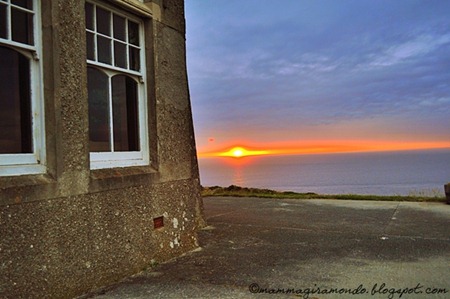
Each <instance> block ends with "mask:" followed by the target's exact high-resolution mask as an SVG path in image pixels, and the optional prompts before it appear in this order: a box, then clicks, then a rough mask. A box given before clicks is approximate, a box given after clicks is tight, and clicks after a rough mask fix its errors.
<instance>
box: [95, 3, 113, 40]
mask: <svg viewBox="0 0 450 299" xmlns="http://www.w3.org/2000/svg"><path fill="white" fill-rule="evenodd" d="M97 32H100V33H102V34H105V35H108V36H111V13H110V12H109V11H106V10H104V9H102V8H100V7H97Z"/></svg>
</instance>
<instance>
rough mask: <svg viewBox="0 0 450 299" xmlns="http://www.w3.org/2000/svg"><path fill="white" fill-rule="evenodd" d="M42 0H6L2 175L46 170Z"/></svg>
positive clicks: (1, 16) (0, 27)
mask: <svg viewBox="0 0 450 299" xmlns="http://www.w3.org/2000/svg"><path fill="white" fill-rule="evenodd" d="M39 15H40V13H39V1H38V0H0V175H1V176H5V175H6V176H7V175H23V174H37V173H44V172H45V171H46V168H45V148H44V144H45V142H44V132H45V131H44V109H43V94H42V93H43V91H42V88H41V87H42V65H41V59H40V58H41V43H40V40H41V38H40V37H41V31H40V17H39Z"/></svg>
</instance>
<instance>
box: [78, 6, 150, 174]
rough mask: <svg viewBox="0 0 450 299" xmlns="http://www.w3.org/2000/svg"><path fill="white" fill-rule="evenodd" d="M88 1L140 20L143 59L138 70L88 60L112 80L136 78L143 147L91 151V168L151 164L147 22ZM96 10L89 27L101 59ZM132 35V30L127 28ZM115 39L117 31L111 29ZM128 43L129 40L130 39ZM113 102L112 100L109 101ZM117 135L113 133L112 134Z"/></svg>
mask: <svg viewBox="0 0 450 299" xmlns="http://www.w3.org/2000/svg"><path fill="white" fill-rule="evenodd" d="M86 3H90V4H92V5H93V6H94V11H95V8H96V6H98V7H100V8H102V9H105V10H107V11H109V12H111V13H113V14H116V15H118V16H121V17H124V18H126V19H127V20H131V21H133V22H135V23H137V24H139V49H140V51H139V60H140V70H139V71H135V70H131V69H124V68H121V67H116V66H114V65H110V64H107V63H102V62H98V61H93V60H89V59H87V58H86V60H87V66H88V67H93V68H96V69H98V70H99V71H101V72H103V73H105V74H106V75H107V76H108V78H109V82H110V80H111V78H112V77H113V76H115V75H126V76H128V77H130V78H132V79H134V80H135V81H136V83H137V89H138V91H137V97H138V99H137V101H138V113H139V115H138V121H139V122H138V126H139V148H140V150H139V151H120V152H119V151H118V152H114V151H111V152H90V154H89V156H90V168H91V169H93V170H94V169H103V168H114V167H129V166H143V165H149V164H150V155H149V150H148V148H149V146H148V116H147V107H148V106H147V87H146V86H147V85H146V82H147V75H146V73H147V70H146V60H145V34H144V22H143V20H142V19H140V18H138V17H136V16H134V15H132V14H129V13H127V12H125V11H123V10H120V9H117V8H115V7H112V6H109V5H107V4H104V3H102V2H98V1H86ZM112 25H113V24H112V18H111V24H110V26H111V30H112V28H113V26H112ZM96 26H97V24H96V14H94V30H90V29H87V28H86V33H87V32H89V33H92V34H94V55H95V59H96V60H97V58H98V57H97V54H98V53H97V39H96V38H95V37H96V36H97V34H98V35H100V36H102V34H101V33H98V32H97V28H96ZM126 34H127V38H128V32H126ZM111 39H112V41H114V37H113V33H112V31H111ZM127 43H128V42H127ZM126 58H127V65H128V64H129V61H128V59H129V53H128V50H127V57H126ZM113 60H114V43H112V47H111V61H113ZM108 94H109V97H111V84H110V83H109V91H108ZM109 105H111V103H109ZM109 112H110V118H109V124H110V126H111V127H112V122H113V120H112V109H110V111H109ZM111 135H113V134H111ZM110 138H111V140H110V142H111V144H114V141H113V137H112V136H110Z"/></svg>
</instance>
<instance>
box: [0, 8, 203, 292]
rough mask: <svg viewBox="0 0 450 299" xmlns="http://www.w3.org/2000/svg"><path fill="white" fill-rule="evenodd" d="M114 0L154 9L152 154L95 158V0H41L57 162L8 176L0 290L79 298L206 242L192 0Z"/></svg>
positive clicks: (3, 189)
mask: <svg viewBox="0 0 450 299" xmlns="http://www.w3.org/2000/svg"><path fill="white" fill-rule="evenodd" d="M104 2H107V3H109V4H110V5H115V6H117V7H118V8H120V9H125V10H128V11H129V12H131V13H134V14H136V15H137V16H139V17H140V18H142V20H144V29H145V51H146V64H147V65H146V66H147V77H148V82H147V87H148V90H147V94H148V122H149V124H148V127H149V140H150V141H149V143H150V145H149V146H150V156H151V165H148V166H140V167H124V168H113V169H101V170H90V168H89V148H88V146H89V143H88V138H89V136H88V119H89V118H88V101H87V72H86V50H85V49H86V42H85V40H86V33H85V13H84V7H85V3H84V1H80V0H45V1H44V0H43V1H40V3H41V11H40V13H41V15H42V43H43V57H42V59H43V74H44V104H45V133H46V139H45V140H46V156H47V173H46V174H42V175H28V176H11V177H5V176H0V234H1V239H0V298H73V297H75V296H78V295H81V294H84V293H87V292H90V291H92V290H95V289H97V288H99V287H102V286H105V285H108V284H111V283H114V282H116V281H119V280H121V279H123V278H124V277H126V276H129V275H131V274H133V273H136V272H139V271H140V270H142V269H144V268H146V267H148V266H149V265H151V264H152V263H154V262H161V261H165V260H168V259H170V258H173V257H175V256H178V255H180V254H182V253H185V252H187V251H190V250H192V249H194V248H196V247H197V246H198V243H197V236H196V231H197V230H198V229H199V228H200V227H201V226H203V225H204V222H203V218H202V201H201V197H200V184H199V176H198V166H197V159H196V150H195V142H194V132H193V125H192V115H191V106H190V99H189V91H188V82H187V75H186V59H185V19H184V3H183V0H153V1H138V0H110V1H104ZM138 2H145V3H138ZM141 13H142V15H140V14H141ZM149 14H151V16H152V17H149ZM161 217H162V219H163V221H164V226H163V227H161V228H154V224H155V219H157V218H159V219H161Z"/></svg>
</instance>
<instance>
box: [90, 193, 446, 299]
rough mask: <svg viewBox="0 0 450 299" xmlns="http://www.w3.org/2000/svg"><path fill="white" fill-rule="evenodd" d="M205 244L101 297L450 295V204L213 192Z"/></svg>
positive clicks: (202, 237)
mask: <svg viewBox="0 0 450 299" xmlns="http://www.w3.org/2000/svg"><path fill="white" fill-rule="evenodd" d="M204 205H205V215H206V218H207V222H208V224H209V226H208V227H207V228H206V229H204V230H202V231H201V232H200V234H199V237H200V245H201V248H200V249H199V250H196V251H193V252H191V253H189V254H187V255H185V256H183V257H180V258H177V259H175V260H172V261H170V262H168V263H165V264H161V265H158V266H156V267H154V268H152V269H149V270H148V271H146V272H143V273H141V274H139V275H136V276H134V277H131V278H129V279H127V280H125V281H123V282H122V283H119V284H117V285H115V286H113V287H111V288H110V289H109V290H108V291H106V293H104V294H101V295H97V296H94V297H92V298H96V299H106V298H121V299H122V298H417V299H418V298H450V205H446V204H444V203H404V202H370V201H342V200H286V199H283V200H279V199H255V198H218V197H212V198H205V199H204Z"/></svg>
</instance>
